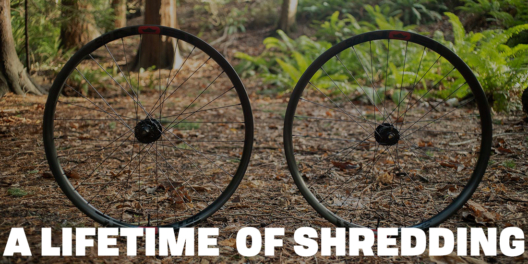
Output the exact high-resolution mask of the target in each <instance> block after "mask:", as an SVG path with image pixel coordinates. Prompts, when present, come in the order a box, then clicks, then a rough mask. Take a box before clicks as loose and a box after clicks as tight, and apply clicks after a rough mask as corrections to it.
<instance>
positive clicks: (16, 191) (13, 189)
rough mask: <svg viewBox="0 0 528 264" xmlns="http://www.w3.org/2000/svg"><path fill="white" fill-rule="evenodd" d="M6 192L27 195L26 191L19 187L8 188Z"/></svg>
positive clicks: (17, 195)
mask: <svg viewBox="0 0 528 264" xmlns="http://www.w3.org/2000/svg"><path fill="white" fill-rule="evenodd" d="M7 194H9V195H10V196H13V197H22V196H26V195H28V192H26V191H24V190H22V189H19V188H10V189H8V190H7Z"/></svg>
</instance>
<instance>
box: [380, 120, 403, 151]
mask: <svg viewBox="0 0 528 264" xmlns="http://www.w3.org/2000/svg"><path fill="white" fill-rule="evenodd" d="M374 137H375V138H376V141H377V142H378V143H379V144H380V145H384V146H392V145H396V144H398V141H399V140H400V132H399V131H398V129H396V128H395V127H394V126H393V125H392V124H389V123H383V124H381V125H379V126H378V127H377V128H376V132H374Z"/></svg>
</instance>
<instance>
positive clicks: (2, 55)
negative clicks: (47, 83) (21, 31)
mask: <svg viewBox="0 0 528 264" xmlns="http://www.w3.org/2000/svg"><path fill="white" fill-rule="evenodd" d="M7 92H13V93H16V94H25V93H33V94H37V95H41V94H44V93H45V92H44V90H42V89H41V88H40V87H39V86H38V85H36V84H35V83H34V82H33V81H32V80H31V78H30V77H29V74H28V73H27V71H26V69H25V68H24V66H23V65H22V62H20V59H19V58H18V56H17V53H16V49H15V40H14V38H13V29H12V28H11V1H10V0H0V97H2V96H4V94H6V93H7Z"/></svg>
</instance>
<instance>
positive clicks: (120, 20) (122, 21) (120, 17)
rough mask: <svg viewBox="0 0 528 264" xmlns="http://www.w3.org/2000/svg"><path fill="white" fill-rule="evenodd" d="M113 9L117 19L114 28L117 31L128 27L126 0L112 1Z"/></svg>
mask: <svg viewBox="0 0 528 264" xmlns="http://www.w3.org/2000/svg"><path fill="white" fill-rule="evenodd" d="M112 8H113V9H114V15H115V17H116V18H115V21H114V27H115V28H116V29H117V28H122V27H126V22H127V20H126V12H127V5H126V0H112Z"/></svg>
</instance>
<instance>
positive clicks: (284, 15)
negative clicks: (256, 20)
mask: <svg viewBox="0 0 528 264" xmlns="http://www.w3.org/2000/svg"><path fill="white" fill-rule="evenodd" d="M298 3H299V1H298V0H282V8H281V16H280V20H279V29H281V30H282V31H284V32H290V30H292V29H294V28H295V15H296V14H297V4H298Z"/></svg>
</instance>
